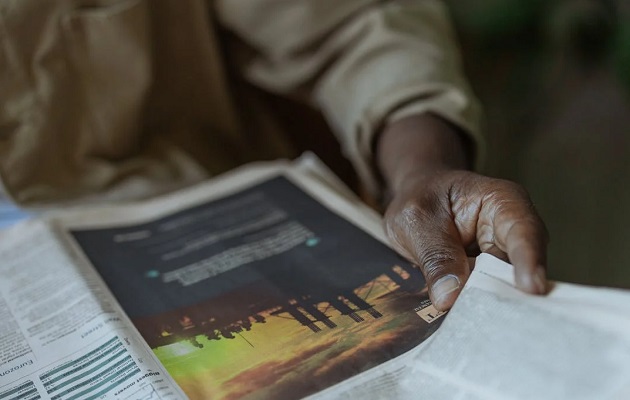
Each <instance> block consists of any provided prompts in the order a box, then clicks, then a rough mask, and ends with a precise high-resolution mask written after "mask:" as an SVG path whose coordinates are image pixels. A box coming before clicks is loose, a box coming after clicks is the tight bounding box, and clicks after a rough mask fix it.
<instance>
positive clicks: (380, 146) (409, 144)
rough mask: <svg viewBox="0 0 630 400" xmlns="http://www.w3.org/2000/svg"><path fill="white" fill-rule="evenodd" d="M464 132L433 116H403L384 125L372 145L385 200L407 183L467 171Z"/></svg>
mask: <svg viewBox="0 0 630 400" xmlns="http://www.w3.org/2000/svg"><path fill="white" fill-rule="evenodd" d="M467 144H468V143H467V140H466V136H465V134H464V133H462V132H461V131H460V130H458V129H457V128H456V127H455V126H454V125H452V124H450V123H448V122H446V121H445V120H443V119H441V118H440V117H437V116H435V115H433V114H429V113H425V114H419V115H415V116H411V117H407V118H404V119H401V120H399V121H396V122H394V123H392V124H389V125H388V126H386V127H385V128H384V129H383V131H382V133H381V135H380V136H379V138H378V141H377V143H376V156H377V165H378V167H379V169H380V172H381V174H382V177H383V181H384V183H385V186H386V188H387V191H388V192H389V197H391V196H394V195H396V194H397V193H399V192H401V191H404V190H405V188H406V187H408V186H409V184H410V182H412V183H414V184H419V183H421V182H422V181H424V180H426V179H428V178H430V177H432V176H434V175H436V174H440V173H442V172H445V171H454V170H466V169H468V168H469V157H468V146H467Z"/></svg>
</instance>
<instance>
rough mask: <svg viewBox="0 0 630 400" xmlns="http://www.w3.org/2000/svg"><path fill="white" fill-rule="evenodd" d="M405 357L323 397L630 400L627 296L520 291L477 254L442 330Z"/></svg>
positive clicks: (492, 261) (502, 269)
mask: <svg viewBox="0 0 630 400" xmlns="http://www.w3.org/2000/svg"><path fill="white" fill-rule="evenodd" d="M402 358H404V360H402V359H399V360H397V363H395V364H392V366H391V367H390V368H389V372H388V373H385V372H384V371H383V370H381V371H379V372H380V374H372V376H371V378H372V379H371V382H372V384H371V385H366V384H365V382H356V384H352V385H350V383H353V382H348V384H349V385H348V388H347V389H346V391H345V395H344V396H339V394H338V393H334V394H333V393H330V396H329V397H336V396H339V397H344V398H349V397H360V398H362V399H374V398H383V397H381V396H380V394H376V395H375V394H374V393H375V391H374V389H373V386H372V385H375V384H376V382H379V383H380V386H381V387H388V388H389V390H390V394H391V397H390V398H397V399H444V400H449V399H488V400H512V399H513V400H526V399H539V400H557V399H571V400H592V399H598V400H607V399H609V400H613V399H614V400H622V399H630V292H628V291H621V290H612V289H601V288H589V287H583V286H578V285H571V284H564V283H556V284H554V286H553V289H552V290H551V292H550V294H549V295H548V296H544V297H541V296H531V295H526V294H524V293H522V292H520V291H518V290H517V289H516V288H515V287H514V279H513V269H512V266H510V265H508V264H506V263H504V262H502V261H500V260H498V259H496V258H494V257H492V256H490V255H487V254H483V255H481V256H479V257H478V258H477V262H476V267H475V270H474V272H473V273H472V275H471V277H470V279H469V280H468V282H467V283H466V286H465V288H464V290H463V291H462V293H461V294H460V296H459V298H458V300H457V302H456V303H455V306H454V307H453V309H452V310H451V311H450V312H449V314H448V316H447V317H446V318H445V320H444V323H443V324H442V326H441V328H440V330H439V331H437V332H436V333H435V334H434V335H433V336H432V337H431V338H430V339H429V340H427V341H426V342H424V343H423V344H422V345H421V346H419V347H418V348H416V349H414V350H412V351H411V352H409V353H407V354H405V355H404V356H403V357H402ZM403 365H404V366H406V367H405V368H403ZM364 378H365V377H364ZM380 392H381V393H382V390H381V391H380ZM323 394H326V393H323Z"/></svg>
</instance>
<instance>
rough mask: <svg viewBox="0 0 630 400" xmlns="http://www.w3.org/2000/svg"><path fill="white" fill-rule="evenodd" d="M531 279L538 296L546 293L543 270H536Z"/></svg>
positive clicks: (545, 277) (545, 276)
mask: <svg viewBox="0 0 630 400" xmlns="http://www.w3.org/2000/svg"><path fill="white" fill-rule="evenodd" d="M532 279H533V280H534V284H535V285H536V288H537V289H538V293H540V294H545V293H547V285H546V283H545V282H546V281H547V274H546V272H545V269H544V268H542V267H538V268H536V271H535V272H534V275H533V277H532Z"/></svg>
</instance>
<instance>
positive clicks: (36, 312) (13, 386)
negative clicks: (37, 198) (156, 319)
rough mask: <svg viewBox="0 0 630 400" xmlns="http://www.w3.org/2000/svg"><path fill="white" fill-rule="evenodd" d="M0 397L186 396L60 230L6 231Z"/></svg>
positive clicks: (0, 271) (0, 249) (0, 293)
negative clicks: (61, 237) (60, 237)
mask: <svg viewBox="0 0 630 400" xmlns="http://www.w3.org/2000/svg"><path fill="white" fill-rule="evenodd" d="M0 339H1V340H0V399H2V400H9V399H11V400H12V399H25V400H36V399H54V400H69V399H81V400H86V399H182V398H184V395H183V393H181V391H180V389H179V388H178V387H177V385H176V384H175V383H174V382H173V381H172V380H171V378H170V377H169V376H168V373H166V372H165V371H164V369H163V367H162V366H161V365H160V364H159V362H158V361H157V359H156V358H155V357H154V355H153V354H152V353H151V351H150V349H149V348H148V347H147V346H146V344H144V342H143V340H142V339H141V337H140V336H139V335H138V334H137V332H136V331H135V329H134V328H133V325H132V324H131V323H130V322H129V321H128V320H127V319H126V317H125V315H124V313H123V312H122V311H121V310H120V309H119V308H118V307H117V305H116V302H115V300H114V299H113V298H112V297H111V295H110V294H109V293H108V291H107V289H106V287H105V286H104V284H103V283H102V281H101V279H100V278H99V276H98V275H97V274H96V273H95V272H94V271H93V269H92V268H91V267H89V266H87V265H85V264H82V263H81V262H80V261H79V260H76V259H74V258H73V257H72V253H71V252H69V251H68V249H67V248H65V247H64V246H63V244H62V242H61V241H59V240H58V239H57V238H56V235H55V232H54V230H53V228H52V227H51V226H50V225H49V224H46V223H44V222H42V221H30V222H27V223H23V224H22V225H19V226H17V227H15V228H13V229H10V230H8V231H6V232H2V233H0Z"/></svg>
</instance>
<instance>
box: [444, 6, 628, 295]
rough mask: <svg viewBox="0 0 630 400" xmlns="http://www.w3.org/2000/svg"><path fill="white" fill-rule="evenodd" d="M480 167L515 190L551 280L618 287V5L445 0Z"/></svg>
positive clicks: (622, 278)
mask: <svg viewBox="0 0 630 400" xmlns="http://www.w3.org/2000/svg"><path fill="white" fill-rule="evenodd" d="M447 3H448V5H449V7H450V9H451V13H452V16H453V19H454V21H455V25H456V29H457V31H458V34H459V38H460V42H461V45H462V51H463V53H464V61H465V67H466V71H467V74H468V77H469V79H470V81H471V83H472V86H473V88H474V90H475V92H476V94H477V96H478V97H479V98H480V100H481V102H482V103H483V105H484V109H485V126H484V131H485V133H486V136H487V138H488V148H487V150H488V152H487V158H486V162H485V166H486V167H485V169H486V172H487V173H489V174H492V175H495V176H499V177H504V178H509V179H512V180H515V181H518V182H520V183H522V184H524V185H525V186H526V187H527V189H528V190H529V192H530V194H531V196H532V198H533V200H534V203H535V204H536V207H537V209H538V210H539V212H540V213H541V214H542V216H543V218H544V220H545V222H546V223H547V226H548V228H549V231H550V234H551V244H550V251H549V260H550V263H549V265H550V273H549V275H550V276H551V278H553V279H558V280H563V281H571V282H580V283H587V284H596V285H608V286H619V287H626V288H630V251H629V248H630V246H627V242H628V240H629V239H630V184H629V183H630V1H628V0H608V1H606V0H447Z"/></svg>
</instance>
